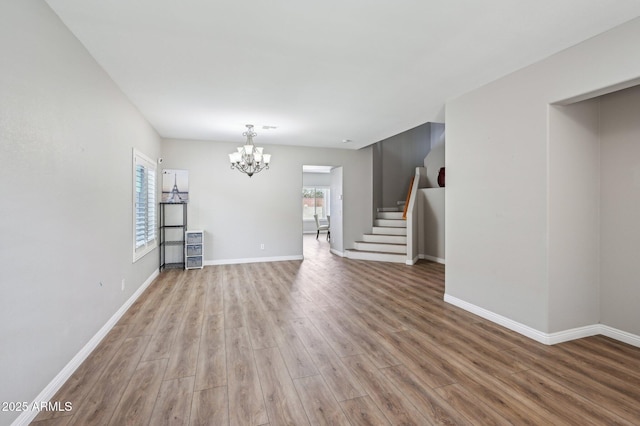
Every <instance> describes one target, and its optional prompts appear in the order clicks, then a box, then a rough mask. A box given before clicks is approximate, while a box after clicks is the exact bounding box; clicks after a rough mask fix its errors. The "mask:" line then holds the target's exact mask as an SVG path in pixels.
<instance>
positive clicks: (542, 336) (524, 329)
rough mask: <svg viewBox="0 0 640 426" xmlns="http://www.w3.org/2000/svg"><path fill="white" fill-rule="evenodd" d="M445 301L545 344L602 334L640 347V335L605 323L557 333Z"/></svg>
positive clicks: (453, 300)
mask: <svg viewBox="0 0 640 426" xmlns="http://www.w3.org/2000/svg"><path fill="white" fill-rule="evenodd" d="M444 301H445V302H447V303H450V304H452V305H455V306H457V307H459V308H461V309H464V310H465V311H468V312H471V313H472V314H476V315H478V316H480V317H482V318H484V319H487V320H489V321H491V322H494V323H496V324H498V325H501V326H503V327H506V328H508V329H509V330H513V331H515V332H516V333H520V334H522V335H524V336H527V337H529V338H530V339H533V340H535V341H537V342H540V343H543V344H545V345H555V344H558V343H563V342H568V341H571V340H575V339H582V338H584V337H590V336H596V335H599V334H602V335H604V336H607V337H610V338H612V339H614V340H619V341H621V342H624V343H627V344H629V345H632V346H636V347H639V348H640V336H637V335H635V334H631V333H628V332H626V331H622V330H617V329H615V328H613V327H609V326H607V325H604V324H593V325H587V326H584V327H578V328H572V329H569V330H563V331H558V332H555V333H543V332H542V331H539V330H536V329H535V328H531V327H529V326H527V325H524V324H521V323H519V322H517V321H513V320H512V319H509V318H507V317H504V316H502V315H498V314H496V313H493V312H491V311H488V310H486V309H484V308H481V307H479V306H476V305H474V304H472V303H469V302H465V301H464V300H461V299H458V298H457V297H454V296H451V295H449V294H446V293H445V295H444Z"/></svg>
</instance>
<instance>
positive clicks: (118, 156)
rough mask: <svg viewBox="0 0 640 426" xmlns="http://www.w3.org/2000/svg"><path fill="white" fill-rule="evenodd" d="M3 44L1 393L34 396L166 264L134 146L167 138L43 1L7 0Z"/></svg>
mask: <svg viewBox="0 0 640 426" xmlns="http://www.w3.org/2000/svg"><path fill="white" fill-rule="evenodd" d="M0 52H2V66H1V67H0V94H1V95H0V181H1V182H2V201H0V218H1V220H0V235H1V239H0V271H2V272H0V291H1V294H2V296H1V297H0V337H1V339H2V343H1V349H0V378H1V379H0V401H7V402H8V401H32V400H33V399H34V398H35V397H36V396H37V395H38V394H39V393H40V392H41V391H42V390H43V389H44V388H45V387H46V386H47V385H48V384H49V383H50V382H51V380H52V379H53V378H54V377H55V376H56V375H57V374H58V373H59V372H60V371H61V370H62V369H63V367H65V365H66V364H67V363H68V362H69V361H70V360H71V359H72V358H73V357H74V356H75V355H76V354H77V353H78V352H79V351H80V350H81V348H83V346H84V345H85V344H86V343H87V342H88V341H89V340H90V339H91V338H92V337H93V336H94V335H95V334H96V332H97V331H98V330H99V329H100V328H101V327H102V326H103V325H104V324H105V323H106V322H107V321H108V320H109V318H111V317H112V315H113V314H114V313H115V312H116V311H117V310H118V309H119V308H120V307H121V306H122V305H123V303H124V302H125V301H126V300H127V299H128V298H129V297H130V296H131V295H132V294H133V293H134V291H135V290H136V289H137V288H138V287H139V286H140V285H141V284H142V283H144V281H145V280H146V279H147V278H148V277H149V276H151V275H152V274H153V273H154V271H155V270H156V269H157V266H158V259H157V252H156V251H153V252H152V253H150V254H149V255H147V256H146V257H144V258H143V259H141V260H140V261H138V262H137V263H135V264H132V215H133V212H132V148H133V147H136V148H138V149H140V150H141V151H143V152H145V153H146V154H147V155H149V156H151V157H152V158H155V157H157V156H158V155H159V153H160V140H159V138H158V136H157V134H156V133H155V131H154V130H153V129H152V128H151V127H150V126H149V125H148V124H147V122H146V121H145V120H144V119H143V118H142V117H141V116H140V114H139V113H138V111H137V110H136V109H135V108H134V107H133V106H132V105H131V104H130V103H129V102H128V100H127V99H126V98H125V97H124V95H123V94H122V93H121V92H120V91H119V89H118V88H117V87H116V86H115V84H114V83H113V82H112V81H111V79H110V78H109V77H108V75H106V74H105V73H104V72H103V71H102V69H101V68H100V67H99V66H98V65H97V64H96V62H95V61H94V60H93V59H92V58H91V56H89V54H88V53H87V52H86V51H85V49H84V48H83V47H82V45H81V44H80V43H79V42H78V40H77V39H76V38H75V37H74V36H73V35H72V34H71V33H70V32H69V31H68V30H67V29H66V27H65V26H64V25H63V24H62V23H61V22H60V21H59V19H58V18H57V16H56V15H55V14H54V13H53V12H52V11H51V10H50V9H49V7H48V6H47V5H46V4H45V3H44V2H41V1H35V0H24V1H5V2H1V3H0ZM123 278H124V279H125V283H126V288H125V290H124V291H121V289H120V284H121V280H122V279H123ZM18 414H19V413H16V412H13V413H8V412H1V413H0V424H9V423H10V422H11V421H12V420H13V419H14V418H15V417H17V415H18Z"/></svg>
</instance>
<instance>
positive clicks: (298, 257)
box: [204, 254, 303, 266]
mask: <svg viewBox="0 0 640 426" xmlns="http://www.w3.org/2000/svg"><path fill="white" fill-rule="evenodd" d="M302 259H303V256H302V255H301V254H300V255H294V256H274V257H247V258H243V259H220V260H205V261H204V265H205V266H216V265H236V264H239V263H259V262H282V261H285V260H302Z"/></svg>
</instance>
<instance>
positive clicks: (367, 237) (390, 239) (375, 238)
mask: <svg viewBox="0 0 640 426" xmlns="http://www.w3.org/2000/svg"><path fill="white" fill-rule="evenodd" d="M362 241H364V242H367V243H389V244H407V236H406V235H384V234H364V235H363V236H362Z"/></svg>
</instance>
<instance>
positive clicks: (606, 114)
mask: <svg viewBox="0 0 640 426" xmlns="http://www.w3.org/2000/svg"><path fill="white" fill-rule="evenodd" d="M639 112H640V87H635V88H633V89H628V90H624V91H621V92H617V93H613V94H611V95H607V96H604V97H602V99H601V115H600V123H601V135H602V138H601V174H602V181H601V186H600V188H601V213H600V214H601V228H600V233H601V236H602V237H601V241H602V242H601V283H602V285H601V288H600V290H601V293H600V297H601V315H602V323H604V324H606V325H609V326H611V327H614V328H616V329H619V330H624V331H626V332H629V333H633V334H635V335H640V309H639V308H638V304H639V302H640V285H638V282H639V281H640V278H639V277H640V262H638V259H640V244H639V242H640V226H639V225H638V218H640V119H639Z"/></svg>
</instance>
